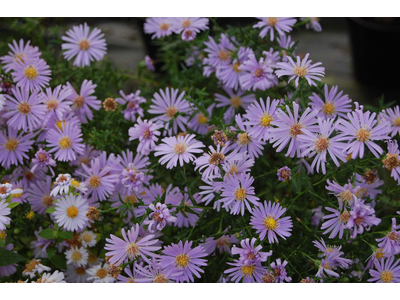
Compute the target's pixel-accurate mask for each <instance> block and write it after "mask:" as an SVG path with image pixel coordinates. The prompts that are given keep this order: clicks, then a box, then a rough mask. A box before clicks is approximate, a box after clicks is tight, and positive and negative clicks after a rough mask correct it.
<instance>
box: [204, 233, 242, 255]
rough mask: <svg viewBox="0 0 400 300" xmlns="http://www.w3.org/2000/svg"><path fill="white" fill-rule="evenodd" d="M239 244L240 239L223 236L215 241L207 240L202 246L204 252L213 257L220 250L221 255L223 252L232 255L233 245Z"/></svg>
mask: <svg viewBox="0 0 400 300" xmlns="http://www.w3.org/2000/svg"><path fill="white" fill-rule="evenodd" d="M236 243H239V241H238V239H237V238H236V237H235V236H234V235H225V234H224V235H222V236H221V237H220V238H218V239H215V238H214V237H208V238H206V241H205V242H204V244H201V245H202V246H203V247H204V251H205V252H207V254H208V255H211V254H212V253H214V251H216V250H217V249H218V251H219V253H222V252H223V251H225V252H227V253H229V254H230V255H232V251H231V245H232V244H236Z"/></svg>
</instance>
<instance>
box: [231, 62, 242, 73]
mask: <svg viewBox="0 0 400 300" xmlns="http://www.w3.org/2000/svg"><path fill="white" fill-rule="evenodd" d="M231 67H232V69H233V71H235V72H236V73H240V72H242V70H240V69H239V67H240V63H238V62H235V63H234V64H232V65H231Z"/></svg>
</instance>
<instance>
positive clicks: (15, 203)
mask: <svg viewBox="0 0 400 300" xmlns="http://www.w3.org/2000/svg"><path fill="white" fill-rule="evenodd" d="M18 204H19V202H11V203H9V204H8V206H7V207H8V208H10V209H13V208H14V207H16V206H18Z"/></svg>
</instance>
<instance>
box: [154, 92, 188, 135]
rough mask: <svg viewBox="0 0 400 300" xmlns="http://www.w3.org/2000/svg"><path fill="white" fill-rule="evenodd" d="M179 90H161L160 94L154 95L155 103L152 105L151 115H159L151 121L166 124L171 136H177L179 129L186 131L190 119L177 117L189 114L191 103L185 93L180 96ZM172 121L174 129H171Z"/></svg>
mask: <svg viewBox="0 0 400 300" xmlns="http://www.w3.org/2000/svg"><path fill="white" fill-rule="evenodd" d="M178 92H179V90H178V89H172V88H171V92H170V90H169V88H166V89H165V92H164V91H163V90H161V89H160V94H158V93H155V94H154V95H153V97H154V98H153V99H152V100H151V101H152V102H153V104H152V105H150V109H149V110H148V112H149V113H151V114H155V115H158V116H157V117H155V118H153V119H152V120H151V121H153V122H157V123H158V122H162V123H164V126H165V129H166V130H167V132H168V134H169V135H172V133H173V134H177V133H178V127H179V128H180V130H182V131H183V132H185V131H186V127H185V125H186V124H187V122H188V118H187V117H185V116H182V115H178V116H176V117H175V114H177V113H187V112H189V111H190V106H189V102H188V101H187V100H185V99H183V97H184V96H185V92H182V93H180V95H179V96H178ZM171 120H172V128H170V123H169V122H170V121H171Z"/></svg>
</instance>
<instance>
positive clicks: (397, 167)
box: [0, 140, 400, 185]
mask: <svg viewBox="0 0 400 300" xmlns="http://www.w3.org/2000/svg"><path fill="white" fill-rule="evenodd" d="M387 143H388V153H387V154H386V156H385V159H383V160H382V163H383V166H384V167H385V168H386V169H388V170H389V171H390V172H391V173H390V176H392V177H393V178H394V180H397V182H398V184H399V185H400V151H399V146H398V145H397V141H396V140H389V141H388V142H387ZM0 149H1V148H0Z"/></svg>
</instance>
